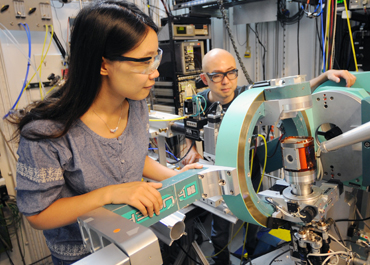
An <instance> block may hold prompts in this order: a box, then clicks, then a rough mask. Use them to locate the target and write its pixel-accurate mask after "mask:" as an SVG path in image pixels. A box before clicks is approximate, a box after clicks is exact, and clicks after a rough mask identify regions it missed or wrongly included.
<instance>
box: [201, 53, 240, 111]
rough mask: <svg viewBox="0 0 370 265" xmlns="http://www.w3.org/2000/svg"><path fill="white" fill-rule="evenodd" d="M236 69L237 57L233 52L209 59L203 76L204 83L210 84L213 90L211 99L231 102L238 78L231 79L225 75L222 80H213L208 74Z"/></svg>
mask: <svg viewBox="0 0 370 265" xmlns="http://www.w3.org/2000/svg"><path fill="white" fill-rule="evenodd" d="M234 69H236V64H235V59H234V57H233V56H232V55H231V54H222V55H219V56H214V57H212V58H211V59H210V60H208V61H207V65H206V67H205V69H203V71H204V73H203V74H201V78H202V80H203V82H204V84H206V85H208V87H209V88H210V90H211V95H210V99H211V101H213V102H214V101H220V102H221V103H222V104H226V103H229V102H230V101H231V100H233V98H234V91H235V89H236V87H237V84H238V78H235V79H233V80H230V79H229V78H228V77H227V76H224V77H223V78H222V80H221V81H220V82H213V81H212V80H211V79H210V77H209V76H208V75H207V73H209V74H213V73H226V72H228V71H230V70H234Z"/></svg>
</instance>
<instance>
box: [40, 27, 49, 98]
mask: <svg viewBox="0 0 370 265" xmlns="http://www.w3.org/2000/svg"><path fill="white" fill-rule="evenodd" d="M45 29H46V33H45V40H44V44H43V45H42V51H41V61H40V66H39V68H38V69H39V71H40V76H42V75H41V70H42V63H43V62H44V60H43V59H44V50H45V46H46V40H47V38H48V29H49V26H48V25H45ZM45 57H46V55H45ZM41 83H42V80H40V81H39V88H40V98H41V100H42V99H43V98H44V97H43V96H42V90H41Z"/></svg>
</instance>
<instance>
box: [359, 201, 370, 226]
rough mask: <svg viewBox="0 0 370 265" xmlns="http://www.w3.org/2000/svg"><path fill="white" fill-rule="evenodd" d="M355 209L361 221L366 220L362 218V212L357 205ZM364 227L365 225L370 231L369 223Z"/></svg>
mask: <svg viewBox="0 0 370 265" xmlns="http://www.w3.org/2000/svg"><path fill="white" fill-rule="evenodd" d="M355 207H356V213H357V214H358V216H359V217H360V218H361V219H364V218H363V217H362V215H361V213H360V211H359V210H358V207H357V205H356V206H355ZM364 225H365V226H366V227H367V228H369V229H370V226H369V225H368V224H367V223H365V222H364Z"/></svg>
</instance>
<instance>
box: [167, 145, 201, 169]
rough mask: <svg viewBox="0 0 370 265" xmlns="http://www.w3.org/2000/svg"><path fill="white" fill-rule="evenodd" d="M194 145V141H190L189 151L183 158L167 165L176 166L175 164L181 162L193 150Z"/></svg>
mask: <svg viewBox="0 0 370 265" xmlns="http://www.w3.org/2000/svg"><path fill="white" fill-rule="evenodd" d="M194 144H195V141H192V142H191V146H190V148H189V150H188V151H187V152H186V154H185V155H184V156H183V157H181V158H180V159H179V160H177V161H175V162H168V164H171V165H174V164H177V163H179V162H181V161H182V160H183V159H184V158H185V157H186V156H187V155H188V154H189V152H190V150H191V149H192V148H193V146H194Z"/></svg>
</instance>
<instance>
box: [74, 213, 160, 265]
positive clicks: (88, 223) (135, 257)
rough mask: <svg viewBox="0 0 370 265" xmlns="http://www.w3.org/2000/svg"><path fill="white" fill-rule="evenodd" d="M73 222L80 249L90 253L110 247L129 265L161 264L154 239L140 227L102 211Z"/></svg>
mask: <svg viewBox="0 0 370 265" xmlns="http://www.w3.org/2000/svg"><path fill="white" fill-rule="evenodd" d="M77 221H78V224H79V227H80V230H81V234H82V239H83V242H84V245H85V247H88V248H90V251H91V252H96V251H98V250H100V249H103V248H105V247H106V246H108V245H110V244H112V243H113V244H115V245H116V246H117V247H118V248H119V249H120V250H121V251H122V252H123V253H124V254H126V255H127V256H128V257H129V259H130V265H142V264H158V265H159V264H162V263H163V261H162V255H161V252H160V248H159V243H158V239H157V237H156V236H155V235H154V233H153V232H152V231H151V230H150V229H148V228H146V227H144V226H142V225H139V224H137V223H134V222H131V221H130V220H128V219H125V218H123V217H121V216H119V215H117V214H115V213H113V212H111V211H109V210H107V209H105V208H103V207H101V208H98V209H95V210H93V211H91V212H88V213H86V214H84V215H83V216H80V217H78V219H77ZM108 224H109V225H108Z"/></svg>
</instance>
